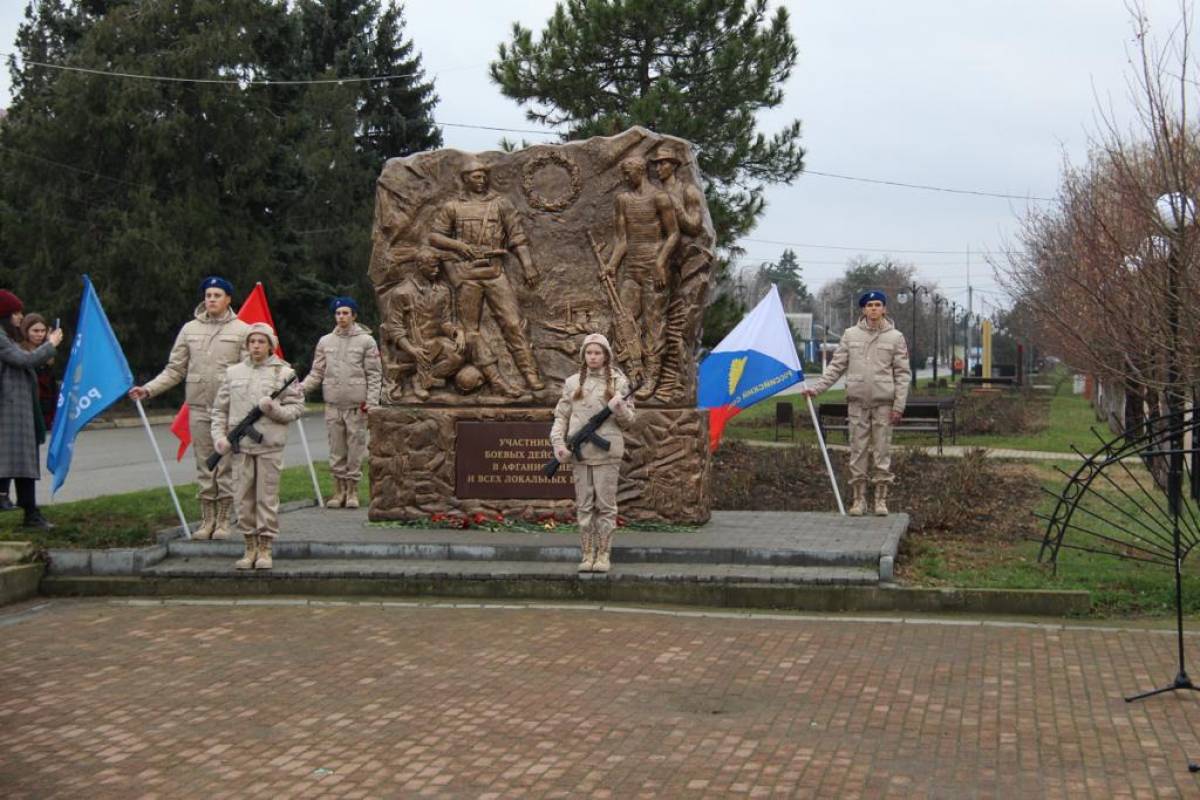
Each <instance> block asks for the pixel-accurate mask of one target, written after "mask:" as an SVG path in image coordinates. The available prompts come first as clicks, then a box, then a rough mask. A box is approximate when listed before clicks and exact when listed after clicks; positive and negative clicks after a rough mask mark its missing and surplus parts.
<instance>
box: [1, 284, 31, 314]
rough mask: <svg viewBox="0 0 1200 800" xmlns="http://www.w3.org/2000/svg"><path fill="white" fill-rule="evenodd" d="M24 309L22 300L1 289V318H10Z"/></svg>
mask: <svg viewBox="0 0 1200 800" xmlns="http://www.w3.org/2000/svg"><path fill="white" fill-rule="evenodd" d="M24 308H25V304H24V303H22V302H21V298H19V297H17V296H16V295H15V294H13V293H12V292H10V291H8V290H7V289H0V317H10V316H12V315H13V314H15V313H17V312H18V311H21V310H23V309H24Z"/></svg>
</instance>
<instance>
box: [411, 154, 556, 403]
mask: <svg viewBox="0 0 1200 800" xmlns="http://www.w3.org/2000/svg"><path fill="white" fill-rule="evenodd" d="M488 170H489V168H488V167H487V165H485V164H484V163H483V162H481V161H480V160H479V159H477V158H474V157H471V158H469V159H467V162H466V163H465V164H464V165H463V168H462V171H461V176H462V181H463V189H464V191H463V194H462V195H461V196H460V197H459V199H457V200H451V201H449V202H448V203H446V204H445V205H444V206H442V208H441V209H440V210H439V211H438V213H437V215H436V216H435V217H434V220H433V225H432V226H431V229H430V234H429V243H430V244H431V245H433V246H434V247H437V248H440V249H442V250H446V251H449V252H453V253H457V254H458V255H459V257H460V259H461V260H458V261H453V262H449V263H447V265H446V273H447V277H448V278H449V280H450V282H451V284H452V285H453V286H454V288H455V291H456V294H457V300H458V318H459V320H460V321H461V322H462V325H463V327H464V328H465V329H466V337H467V347H468V350H469V352H470V357H471V361H472V363H474V364H475V365H476V366H477V367H479V369H480V371H481V372H483V374H484V376H485V377H486V378H487V379H488V382H489V383H491V384H492V386H493V387H494V388H495V389H496V390H497V391H499V392H501V393H502V394H505V395H507V396H509V397H520V395H521V392H520V391H519V390H517V389H515V388H514V387H512V386H510V385H509V384H508V382H507V381H505V380H504V379H503V378H502V377H501V376H500V373H499V371H498V370H497V369H496V368H495V366H496V357H495V355H494V354H493V353H492V352H491V350H490V348H489V347H488V346H487V343H486V342H485V341H484V340H483V337H482V335H481V334H480V332H479V326H480V323H481V322H482V320H483V306H484V303H485V302H486V303H487V307H488V308H490V309H491V310H492V316H493V317H495V319H496V324H497V325H498V326H499V327H500V333H501V335H502V336H503V337H504V342H505V344H507V345H508V349H509V352H510V353H511V354H512V358H513V361H514V362H515V363H516V365H517V369H519V370H520V371H521V375H522V376H523V377H524V379H525V382H526V383H527V384H528V385H529V388H530V389H533V390H534V391H538V390H541V389H544V388H546V385H545V383H543V382H542V379H541V376H540V375H539V373H538V367H537V362H536V361H534V358H533V348H532V347H531V346H530V344H529V337H528V336H527V335H526V333H525V325H524V321H523V320H522V318H521V309H520V307H519V305H518V304H517V295H516V292H515V291H514V290H513V286H512V284H511V283H510V282H509V280H508V276H507V275H506V274H505V272H504V256H505V255H506V254H507V253H508V252H509V251H512V252H513V253H515V254H516V257H517V260H518V261H520V262H521V269H522V272H523V274H524V276H525V282H526V283H528V284H529V285H530V286H533V285H535V284H536V283H537V281H538V277H539V276H538V271H537V267H535V266H534V263H533V258H532V256H530V253H529V239H528V238H527V237H526V235H525V231H524V229H523V228H522V227H521V220H520V218H519V217H518V216H517V210H516V208H515V207H514V206H513V204H512V203H511V202H510V201H509V200H508V199H507V198H505V197H502V196H501V195H499V194H497V193H496V192H494V191H492V190H491V186H490V182H489V174H488Z"/></svg>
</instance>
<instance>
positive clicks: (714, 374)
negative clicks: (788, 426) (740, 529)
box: [697, 286, 804, 450]
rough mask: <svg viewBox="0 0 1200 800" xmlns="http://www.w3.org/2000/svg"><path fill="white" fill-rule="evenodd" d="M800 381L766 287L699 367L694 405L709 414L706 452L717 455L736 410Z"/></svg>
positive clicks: (782, 320) (775, 299)
mask: <svg viewBox="0 0 1200 800" xmlns="http://www.w3.org/2000/svg"><path fill="white" fill-rule="evenodd" d="M803 380H804V371H803V370H802V369H801V367H800V357H799V356H798V355H797V354H796V343H795V341H794V340H793V339H792V329H791V327H790V326H788V322H787V317H785V316H784V315H783V303H782V302H781V301H780V299H779V290H778V289H777V288H775V286H771V291H769V292H767V296H766V297H764V298H763V299H762V300H760V301H759V303H758V305H756V306H755V307H754V310H753V311H751V312H750V313H749V314H747V315H746V317H745V319H743V320H742V321H741V322H739V323H738V324H737V327H736V328H734V329H733V330H732V331H730V332H729V335H728V336H726V337H725V338H724V339H722V340H721V343H720V344H718V345H717V346H716V347H715V348H713V351H712V352H711V353H709V354H708V357H707V358H705V359H704V361H702V362H700V389H699V398H698V402H697V405H698V406H699V407H700V408H707V409H709V413H708V441H709V447H710V448H711V449H712V450H716V449H717V444H718V443H719V442H720V441H721V434H722V432H723V431H724V430H725V423H727V422H728V421H729V420H730V419H731V418H732V417H734V416H735V415H736V414H738V413H739V412H740V411H741V410H742V409H744V408H749V407H750V406H752V405H754V404H755V403H757V402H758V401H759V400H765V399H767V398H768V397H770V396H771V395H773V394H776V393H778V392H781V391H783V390H784V389H786V388H787V387H789V386H792V385H793V384H796V383H801V382H802V381H803Z"/></svg>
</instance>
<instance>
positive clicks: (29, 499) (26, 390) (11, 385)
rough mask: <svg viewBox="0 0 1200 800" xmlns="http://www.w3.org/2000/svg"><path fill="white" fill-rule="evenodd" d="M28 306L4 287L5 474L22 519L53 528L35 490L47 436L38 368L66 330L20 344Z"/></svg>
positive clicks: (1, 404) (0, 460)
mask: <svg viewBox="0 0 1200 800" xmlns="http://www.w3.org/2000/svg"><path fill="white" fill-rule="evenodd" d="M24 309H25V306H24V304H23V303H22V302H21V298H19V297H17V296H16V295H15V294H13V293H12V292H9V291H6V290H3V289H0V329H2V330H0V477H3V478H10V479H12V481H13V483H15V484H16V485H17V505H19V506H20V507H21V508H22V509H23V510H24V511H25V519H24V521H23V522H22V523H21V524H22V525H23V526H24V527H26V528H41V529H43V530H48V529H50V528H53V527H54V526H53V525H52V524H51V523H50V522H49V521H47V520H46V518H45V517H44V516H42V512H41V509H39V508H38V505H37V495H36V494H35V492H34V483H35V482H36V481H37V479H38V478H39V477H41V470H40V468H39V467H38V461H39V460H40V459H39V458H38V446H39V445H40V444H41V443H42V442H43V441H45V437H46V428H45V425H44V422H43V419H42V411H41V407H40V406H39V405H38V402H37V378H36V377H35V375H34V370H35V369H37V368H38V367H40V366H41V365H43V364H45V363H46V362H48V361H49V360H50V359H52V358H53V357H54V353H55V348H57V347H58V345H59V344H60V343H61V342H62V337H63V333H62V331H61V330H59V329H55V330H52V331H50V333H49V334H48V335H47V337H46V341H45V342H43V343H42V344H41V345H40V346H39V347H38V348H37V349H36V350H33V351H27V350H25V349H24V348H22V347H21V346H20V344H19V342H20V340H21V320H22V318H23V317H24Z"/></svg>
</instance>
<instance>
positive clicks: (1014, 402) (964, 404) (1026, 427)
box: [956, 389, 1050, 436]
mask: <svg viewBox="0 0 1200 800" xmlns="http://www.w3.org/2000/svg"><path fill="white" fill-rule="evenodd" d="M956 414H957V425H958V434H959V435H960V436H962V435H977V434H997V435H1020V434H1029V433H1040V432H1041V431H1044V430H1046V429H1047V428H1048V427H1050V401H1049V399H1048V398H1047V397H1046V396H1045V395H1044V394H1042V393H1040V392H1032V391H1021V392H1012V391H1000V390H986V389H985V390H975V391H970V392H966V393H964V394H962V395H960V396H959V398H958V403H957V407H956Z"/></svg>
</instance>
